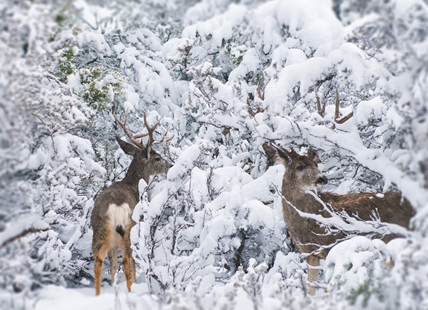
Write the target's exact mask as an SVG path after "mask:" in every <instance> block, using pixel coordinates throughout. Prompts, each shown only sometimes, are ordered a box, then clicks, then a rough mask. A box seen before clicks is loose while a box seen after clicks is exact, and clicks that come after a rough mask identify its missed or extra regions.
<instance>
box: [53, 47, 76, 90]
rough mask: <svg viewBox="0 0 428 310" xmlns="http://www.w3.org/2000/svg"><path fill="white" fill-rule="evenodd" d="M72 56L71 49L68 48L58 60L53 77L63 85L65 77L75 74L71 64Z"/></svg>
mask: <svg viewBox="0 0 428 310" xmlns="http://www.w3.org/2000/svg"><path fill="white" fill-rule="evenodd" d="M74 56H75V55H74V51H73V48H72V47H70V48H68V49H66V50H65V51H64V52H63V53H62V54H61V57H60V58H59V60H58V65H57V68H56V72H55V75H56V76H57V77H58V78H59V80H60V81H61V82H63V83H67V77H68V76H69V75H70V74H73V73H74V72H75V66H74V64H73V62H72V61H73V58H74Z"/></svg>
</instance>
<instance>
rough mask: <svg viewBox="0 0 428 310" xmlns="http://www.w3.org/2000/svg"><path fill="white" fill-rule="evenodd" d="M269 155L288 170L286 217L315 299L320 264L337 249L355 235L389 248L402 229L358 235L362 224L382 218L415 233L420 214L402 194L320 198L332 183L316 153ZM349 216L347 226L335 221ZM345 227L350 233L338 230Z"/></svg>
mask: <svg viewBox="0 0 428 310" xmlns="http://www.w3.org/2000/svg"><path fill="white" fill-rule="evenodd" d="M263 149H264V151H265V153H266V155H267V156H268V157H269V158H270V159H271V160H273V161H276V162H279V163H281V164H283V165H284V166H285V169H286V170H285V172H284V176H283V180H282V210H283V216H284V220H285V222H286V223H287V226H288V231H289V232H290V236H291V238H292V239H293V241H294V242H295V243H296V244H297V246H298V247H299V250H300V251H301V252H302V253H305V254H308V256H307V257H306V261H307V263H308V265H309V270H308V282H309V283H310V285H311V284H312V285H311V286H310V288H309V293H310V294H311V295H313V294H314V293H315V287H314V286H313V285H314V283H315V282H316V281H317V280H318V269H317V267H318V266H319V260H320V259H325V257H326V256H327V254H328V252H329V250H330V248H331V247H333V246H334V245H335V244H337V243H338V242H341V241H343V240H346V239H347V238H349V236H352V235H366V236H370V237H379V238H381V239H382V240H384V241H385V242H388V241H389V240H391V239H393V238H395V237H398V236H399V235H398V234H397V233H396V232H395V231H397V229H396V230H395V231H394V232H391V231H390V230H388V229H386V230H384V232H383V233H380V235H376V232H374V231H370V229H371V228H372V227H371V226H369V229H367V230H365V231H361V230H358V228H355V226H353V225H355V223H356V222H357V221H374V219H376V218H377V219H378V220H380V221H379V222H384V223H392V224H397V225H399V226H402V227H405V228H408V227H409V222H410V219H411V217H412V216H413V215H414V214H415V211H414V209H413V207H412V206H411V205H410V203H409V202H408V201H407V200H406V199H405V198H403V197H402V196H401V195H400V193H398V192H387V193H382V194H380V193H355V194H345V195H338V194H333V193H328V192H320V193H318V194H317V193H315V192H314V191H313V190H314V189H315V188H319V187H322V186H324V185H326V184H327V182H328V180H327V178H326V177H325V175H324V174H322V173H321V172H320V171H319V170H318V168H317V164H318V163H319V162H320V160H319V158H318V156H317V155H316V153H315V152H314V151H313V150H311V149H310V150H309V152H308V155H306V156H304V155H299V154H297V152H295V151H294V150H293V149H291V151H287V150H285V149H283V148H280V147H278V146H276V145H274V144H270V143H264V144H263ZM344 213H345V214H346V216H345V219H346V218H347V220H346V221H345V222H344V221H341V220H340V216H339V217H338V216H336V219H335V220H332V218H333V217H334V216H335V215H336V214H342V218H344ZM338 218H339V220H337V219H338ZM346 222H347V223H346ZM341 223H342V224H343V226H345V227H346V229H348V231H345V230H344V229H343V227H335V225H338V224H341ZM329 224H330V225H329ZM377 224H378V223H377ZM400 229H401V228H400V227H399V229H398V231H400ZM373 230H375V229H374V228H373ZM401 231H402V230H401Z"/></svg>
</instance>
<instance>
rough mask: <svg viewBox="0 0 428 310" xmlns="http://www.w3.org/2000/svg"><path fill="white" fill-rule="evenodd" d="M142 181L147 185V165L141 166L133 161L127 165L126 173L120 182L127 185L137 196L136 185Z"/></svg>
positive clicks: (148, 178)
mask: <svg viewBox="0 0 428 310" xmlns="http://www.w3.org/2000/svg"><path fill="white" fill-rule="evenodd" d="M141 179H143V180H144V181H146V183H147V184H148V183H149V180H150V173H149V171H148V167H147V165H143V166H141V163H140V162H137V161H136V160H133V161H132V162H131V164H130V165H129V168H128V171H127V172H126V175H125V177H124V178H123V180H122V183H125V184H127V185H128V186H129V187H131V188H132V190H133V191H135V192H137V194H138V183H139V182H140V180H141Z"/></svg>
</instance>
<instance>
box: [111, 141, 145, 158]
mask: <svg viewBox="0 0 428 310" xmlns="http://www.w3.org/2000/svg"><path fill="white" fill-rule="evenodd" d="M116 141H117V143H119V146H120V148H121V149H122V151H124V152H125V154H127V155H130V156H132V157H134V156H135V155H137V154H138V153H140V152H141V149H139V148H138V147H136V146H135V145H133V144H131V143H128V142H126V141H123V140H122V139H120V138H119V137H118V136H116Z"/></svg>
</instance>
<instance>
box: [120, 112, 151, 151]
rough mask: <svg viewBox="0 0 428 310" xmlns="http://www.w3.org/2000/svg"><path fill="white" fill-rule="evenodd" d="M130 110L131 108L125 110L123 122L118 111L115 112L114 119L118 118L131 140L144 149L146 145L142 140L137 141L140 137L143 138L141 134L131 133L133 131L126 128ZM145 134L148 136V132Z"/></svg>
mask: <svg viewBox="0 0 428 310" xmlns="http://www.w3.org/2000/svg"><path fill="white" fill-rule="evenodd" d="M128 112H129V109H126V111H125V116H124V118H123V122H121V121H120V120H119V118H118V117H117V116H116V113H113V116H114V119H115V120H116V122H117V123H118V124H119V125H120V127H122V129H123V131H124V132H125V134H126V135H127V136H128V138H129V140H131V142H132V143H134V144H135V145H136V146H137V147H139V148H140V149H144V145H143V144H142V143H140V142H138V141H137V139H138V138H141V134H140V135H134V136H133V135H131V133H130V132H129V131H128V129H127V128H126V121H127V120H128ZM145 136H147V134H145ZM143 137H144V136H143Z"/></svg>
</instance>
